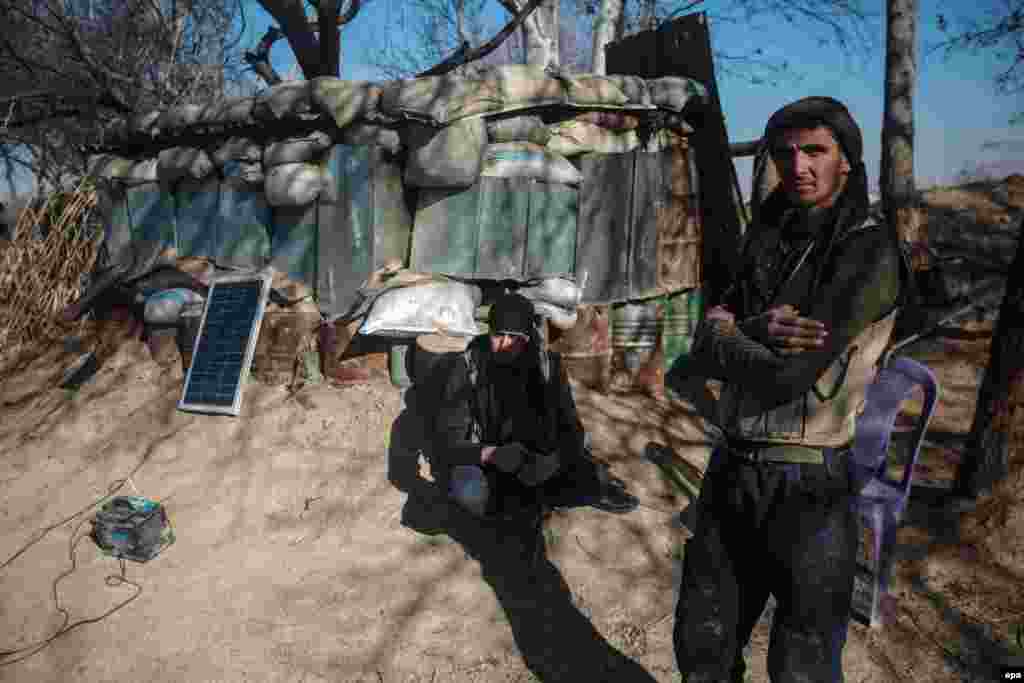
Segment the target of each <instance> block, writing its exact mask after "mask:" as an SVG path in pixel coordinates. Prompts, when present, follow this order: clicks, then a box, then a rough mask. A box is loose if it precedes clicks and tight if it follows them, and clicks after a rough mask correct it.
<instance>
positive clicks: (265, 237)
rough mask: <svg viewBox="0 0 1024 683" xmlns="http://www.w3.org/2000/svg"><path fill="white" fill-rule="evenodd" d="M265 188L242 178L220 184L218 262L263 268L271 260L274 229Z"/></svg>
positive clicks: (228, 179)
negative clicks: (264, 192) (271, 239)
mask: <svg viewBox="0 0 1024 683" xmlns="http://www.w3.org/2000/svg"><path fill="white" fill-rule="evenodd" d="M261 190H262V188H260V187H259V186H258V185H257V186H252V185H250V184H249V183H247V182H245V181H244V180H241V179H239V178H225V179H224V180H223V181H222V182H221V184H220V202H219V206H218V208H219V212H218V224H217V240H216V259H217V262H218V263H223V264H230V265H235V266H243V267H251V268H262V267H263V266H264V265H265V264H266V263H267V260H268V259H269V258H270V235H271V232H272V230H273V227H272V223H271V215H272V214H271V210H270V205H269V204H267V200H266V198H265V197H264V196H263V192H262V191H261Z"/></svg>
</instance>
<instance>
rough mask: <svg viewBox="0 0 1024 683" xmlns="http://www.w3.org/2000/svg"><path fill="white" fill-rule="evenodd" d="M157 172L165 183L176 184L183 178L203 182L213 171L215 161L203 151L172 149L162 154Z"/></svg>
mask: <svg viewBox="0 0 1024 683" xmlns="http://www.w3.org/2000/svg"><path fill="white" fill-rule="evenodd" d="M156 170H157V175H158V176H159V177H160V180H161V181H163V182H174V181H176V180H181V179H182V178H191V179H193V180H202V179H203V178H205V177H206V176H208V175H209V174H210V172H211V171H213V161H211V160H210V157H209V156H208V155H207V154H206V152H204V151H203V150H201V149H196V148H195V147H171V148H170V149H165V150H162V151H161V152H160V156H159V157H158V162H157V168H156Z"/></svg>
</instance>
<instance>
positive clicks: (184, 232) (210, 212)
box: [174, 176, 220, 258]
mask: <svg viewBox="0 0 1024 683" xmlns="http://www.w3.org/2000/svg"><path fill="white" fill-rule="evenodd" d="M174 201H175V205H176V207H175V215H176V223H177V232H178V254H179V255H180V256H205V257H208V258H216V257H217V232H218V224H219V216H220V181H219V180H218V179H217V178H216V176H212V177H210V178H206V179H204V180H184V181H182V182H180V183H178V185H177V186H176V187H175V193H174Z"/></svg>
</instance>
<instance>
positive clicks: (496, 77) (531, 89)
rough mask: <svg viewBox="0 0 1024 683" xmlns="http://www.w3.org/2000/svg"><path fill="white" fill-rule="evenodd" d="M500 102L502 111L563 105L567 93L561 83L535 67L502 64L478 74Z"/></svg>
mask: <svg viewBox="0 0 1024 683" xmlns="http://www.w3.org/2000/svg"><path fill="white" fill-rule="evenodd" d="M479 77H480V78H481V79H482V80H485V81H487V82H488V83H490V84H492V88H493V89H494V90H496V91H497V94H498V97H499V98H501V106H502V108H503V109H508V108H512V107H517V106H518V107H526V106H539V105H546V104H563V103H565V101H566V91H565V87H564V86H563V85H562V83H561V82H560V81H559V80H558V79H556V78H552V77H551V76H549V75H548V74H547V72H545V71H544V69H542V68H540V67H537V66H530V65H524V64H503V65H501V66H491V67H488V68H487V69H485V70H484V71H482V72H481V73H480V76H479Z"/></svg>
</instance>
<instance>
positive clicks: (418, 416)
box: [388, 386, 655, 683]
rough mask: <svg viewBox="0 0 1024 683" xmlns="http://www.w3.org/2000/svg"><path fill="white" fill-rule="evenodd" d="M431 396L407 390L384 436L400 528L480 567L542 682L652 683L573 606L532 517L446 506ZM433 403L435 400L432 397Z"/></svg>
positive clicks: (637, 666) (570, 595) (533, 669)
mask: <svg viewBox="0 0 1024 683" xmlns="http://www.w3.org/2000/svg"><path fill="white" fill-rule="evenodd" d="M431 400H432V397H431V396H430V394H429V392H426V391H424V390H423V389H422V388H421V387H417V386H413V387H411V388H410V389H407V390H406V392H405V395H404V406H403V410H402V412H401V414H399V416H398V418H396V420H395V422H394V424H393V425H392V430H391V439H390V442H389V446H388V480H389V481H390V482H391V483H392V485H394V486H395V487H396V488H398V489H399V490H401V491H403V492H405V493H407V494H408V498H407V500H406V502H405V504H404V506H403V508H402V516H401V523H402V525H403V526H405V527H406V528H409V529H412V530H414V531H417V532H419V533H423V534H428V535H437V534H446V535H448V536H449V537H450V538H451V539H452V540H454V541H455V542H457V543H458V544H459V545H461V546H462V549H463V551H464V552H465V554H466V556H467V557H470V558H473V559H474V560H476V561H477V562H478V563H479V565H480V570H481V574H482V575H483V578H484V581H486V582H487V584H488V585H489V586H490V587H491V589H492V590H493V591H494V594H495V596H496V597H497V599H498V602H499V604H500V605H501V608H502V610H503V612H504V613H505V616H506V618H507V619H508V622H509V625H510V626H511V629H512V635H513V638H514V639H515V642H516V646H517V647H518V649H519V652H520V654H521V655H522V657H523V661H524V662H525V664H526V666H527V667H528V668H529V670H530V671H531V672H532V673H533V675H534V676H535V677H536V678H537V679H538V680H540V681H543V683H558V682H563V681H564V682H566V683H569V682H575V681H595V682H599V681H606V680H607V681H611V680H614V681H616V682H618V683H654V681H655V678H654V677H653V676H652V675H651V674H650V673H649V672H647V671H646V670H645V669H644V668H643V667H642V666H640V665H639V664H638V663H637V662H635V661H633V660H632V659H630V658H629V657H627V656H626V655H625V654H623V653H622V652H621V651H619V650H618V649H616V648H615V647H613V646H612V645H611V644H610V643H609V642H608V641H607V640H606V639H605V638H604V636H602V635H601V633H600V632H598V630H597V629H596V628H595V627H594V625H593V623H592V622H591V621H590V619H589V618H588V617H587V616H586V615H585V614H583V613H582V612H581V611H580V609H579V608H578V607H577V606H576V604H575V603H574V602H573V596H572V591H571V590H570V588H569V586H568V584H567V583H566V581H565V578H564V577H563V576H562V573H561V572H560V571H559V569H558V567H556V566H555V565H554V564H553V563H552V562H551V561H550V559H549V558H548V557H547V552H546V548H545V547H544V542H543V536H542V535H541V534H540V533H538V529H537V526H536V519H537V518H536V516H533V515H529V514H526V515H522V516H520V517H517V518H515V519H509V520H494V521H491V520H480V519H477V518H476V517H473V516H472V515H470V514H469V513H468V512H465V511H463V510H462V509H460V508H459V507H458V506H456V505H454V504H452V503H450V502H449V501H448V499H447V496H446V495H445V493H444V477H443V476H442V473H441V472H439V468H438V467H437V466H436V464H433V463H432V464H431V474H432V476H433V477H434V479H435V480H434V481H430V480H429V479H427V478H426V477H425V476H424V475H423V474H421V467H422V466H423V463H424V461H428V462H429V461H431V458H430V455H429V447H428V446H429V444H428V443H427V439H426V434H427V430H426V428H425V427H426V425H425V419H424V412H425V410H424V409H425V408H426V407H428V406H429V405H430V402H431ZM433 400H434V401H436V397H433Z"/></svg>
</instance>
